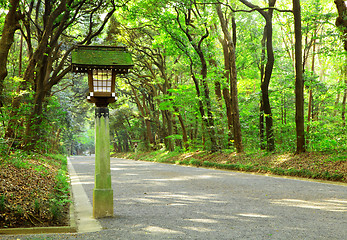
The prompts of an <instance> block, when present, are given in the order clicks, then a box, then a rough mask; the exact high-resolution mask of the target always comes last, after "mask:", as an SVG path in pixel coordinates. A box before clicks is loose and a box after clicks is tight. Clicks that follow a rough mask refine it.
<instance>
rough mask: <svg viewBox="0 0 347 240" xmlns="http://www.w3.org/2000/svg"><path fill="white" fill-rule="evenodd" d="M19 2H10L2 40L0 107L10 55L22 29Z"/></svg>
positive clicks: (0, 55) (0, 49) (14, 0)
mask: <svg viewBox="0 0 347 240" xmlns="http://www.w3.org/2000/svg"><path fill="white" fill-rule="evenodd" d="M18 6H19V0H10V2H9V10H8V12H7V15H6V18H5V23H4V26H3V29H2V36H1V39H0V107H2V105H3V103H2V102H3V90H4V80H5V78H6V76H7V61H8V53H9V51H10V48H11V46H12V44H13V41H14V40H13V37H14V33H15V32H16V30H18V29H19V28H20V25H19V21H20V20H21V19H22V18H23V15H22V14H21V12H20V11H19V9H18Z"/></svg>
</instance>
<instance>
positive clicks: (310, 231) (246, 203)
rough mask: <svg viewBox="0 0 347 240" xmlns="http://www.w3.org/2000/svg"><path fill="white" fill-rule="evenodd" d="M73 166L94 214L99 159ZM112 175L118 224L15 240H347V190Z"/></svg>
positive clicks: (230, 176) (170, 172)
mask: <svg viewBox="0 0 347 240" xmlns="http://www.w3.org/2000/svg"><path fill="white" fill-rule="evenodd" d="M70 160H71V163H72V165H73V168H74V170H75V171H76V173H77V175H78V178H76V177H74V179H73V185H76V186H78V185H79V186H81V185H82V186H83V188H81V187H80V193H79V194H78V196H77V198H76V204H81V205H83V207H84V208H86V210H85V211H83V212H84V213H88V206H89V208H90V206H91V205H90V202H92V189H93V185H94V177H93V174H94V159H93V158H92V157H72V158H71V159H70ZM111 170H112V182H113V189H114V214H115V217H114V218H106V219H100V220H98V221H95V222H96V225H95V222H94V223H93V222H92V223H91V227H83V226H81V225H79V226H80V233H77V234H59V235H52V234H50V235H41V236H37V235H35V236H34V235H27V236H25V237H23V236H16V237H15V238H12V239H18V238H19V239H33V238H34V239H136V240H137V239H314V240H317V239H329V240H333V239H338V240H341V239H347V186H346V185H334V184H326V183H318V182H310V181H300V180H294V179H284V178H275V177H267V176H260V175H252V174H244V173H238V172H229V171H218V170H209V169H203V168H193V167H183V166H175V165H167V164H158V163H151V162H141V161H132V160H124V159H116V158H112V159H111ZM80 199H82V200H80ZM87 199H88V200H89V202H88V200H87ZM90 211H91V209H89V212H90ZM79 218H82V220H83V219H85V218H86V217H85V216H84V217H83V216H82V217H81V216H80V217H79ZM88 218H89V219H88ZM89 220H91V221H92V219H91V218H90V217H88V216H87V221H89ZM93 224H94V225H93ZM98 224H99V225H98ZM82 225H85V223H83V224H82ZM85 226H88V225H85ZM100 226H101V227H102V229H101V230H99V231H98V229H100ZM93 227H94V228H93ZM88 229H89V231H92V232H88ZM0 238H1V237H0ZM6 239H8V238H6ZM9 239H11V238H9Z"/></svg>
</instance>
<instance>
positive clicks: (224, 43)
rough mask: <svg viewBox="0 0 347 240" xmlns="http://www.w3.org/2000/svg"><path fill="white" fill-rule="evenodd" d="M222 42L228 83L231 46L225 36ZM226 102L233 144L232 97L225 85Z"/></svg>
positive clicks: (224, 95) (229, 134)
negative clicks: (229, 46)
mask: <svg viewBox="0 0 347 240" xmlns="http://www.w3.org/2000/svg"><path fill="white" fill-rule="evenodd" d="M220 42H221V43H222V46H223V54H224V69H225V73H224V77H225V79H226V83H227V85H229V83H230V74H229V71H230V69H231V63H230V61H229V59H230V56H229V50H228V49H229V48H228V45H227V40H226V39H225V38H224V39H223V40H222V39H221V40H220ZM222 92H223V97H224V102H225V108H226V115H227V122H228V145H231V143H232V142H234V127H233V107H232V104H231V97H230V92H229V89H228V88H227V87H226V86H225V87H224V88H223V90H222Z"/></svg>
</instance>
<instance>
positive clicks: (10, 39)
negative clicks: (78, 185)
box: [0, 0, 347, 154]
mask: <svg viewBox="0 0 347 240" xmlns="http://www.w3.org/2000/svg"><path fill="white" fill-rule="evenodd" d="M346 10H347V7H346V4H345V2H344V1H341V0H336V1H335V3H334V2H332V1H326V0H305V1H299V0H293V1H281V2H277V1H276V0H268V1H255V0H249V1H247V0H239V1H218V0H201V1H196V0H178V1H177V0H176V1H172V0H163V1H155V0H123V1H114V0H107V1H104V0H93V1H90V0H58V1H41V0H30V1H26V0H10V1H1V0H0V34H1V39H0V114H1V116H0V142H1V144H0V151H1V154H8V153H9V152H10V151H12V150H15V149H24V150H28V151H37V152H50V153H52V152H62V153H68V154H82V153H90V152H92V151H93V149H94V133H93V127H94V116H93V115H94V112H93V108H94V106H93V105H92V104H89V103H87V101H86V95H87V92H88V83H87V76H85V75H81V74H75V73H72V71H71V51H72V50H73V49H74V48H75V47H76V46H77V45H108V46H127V49H128V51H130V52H131V53H132V58H133V61H134V64H135V66H134V68H133V69H132V70H131V71H130V73H129V74H127V75H125V76H118V77H117V78H116V91H117V94H118V101H117V102H115V103H112V104H110V105H109V107H110V130H111V139H112V146H111V147H112V149H113V151H114V152H126V151H133V150H134V146H135V145H136V146H138V149H140V150H143V151H147V150H151V149H152V150H153V149H161V148H165V149H166V150H168V151H185V150H189V151H195V150H207V151H211V152H215V151H228V152H234V151H235V152H244V151H246V152H247V151H254V150H259V149H262V150H265V151H269V152H273V151H280V152H304V151H331V150H346V149H347V134H346V117H345V115H346V97H347V64H346V63H347V58H346V51H347V47H346V46H347V40H346V38H345V35H346V34H347V30H346V29H347V28H346V27H347V21H346V20H345V19H346V16H345V14H346V12H347V11H346Z"/></svg>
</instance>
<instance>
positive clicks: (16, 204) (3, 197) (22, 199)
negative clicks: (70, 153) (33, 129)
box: [0, 151, 70, 228]
mask: <svg viewBox="0 0 347 240" xmlns="http://www.w3.org/2000/svg"><path fill="white" fill-rule="evenodd" d="M0 169H1V171H0V228H14V227H43V226H64V225H66V224H67V223H68V220H69V206H70V205H69V203H70V198H69V196H70V184H69V180H68V175H67V158H66V157H65V156H62V155H59V154H57V155H56V154H45V155H41V154H27V153H26V152H23V151H15V152H13V153H11V154H10V155H8V156H2V157H1V161H0Z"/></svg>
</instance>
